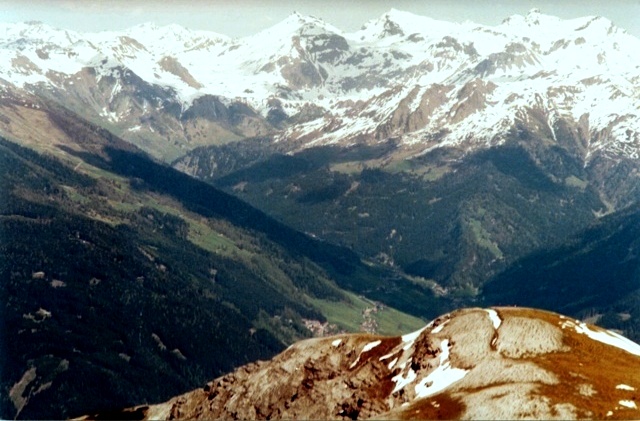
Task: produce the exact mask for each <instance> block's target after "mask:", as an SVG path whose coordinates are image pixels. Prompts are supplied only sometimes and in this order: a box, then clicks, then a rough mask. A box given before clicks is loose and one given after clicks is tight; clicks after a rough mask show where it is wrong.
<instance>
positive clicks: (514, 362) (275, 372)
mask: <svg viewBox="0 0 640 421" xmlns="http://www.w3.org/2000/svg"><path fill="white" fill-rule="evenodd" d="M639 389H640V345H638V344H635V343H634V342H631V341H630V340H628V339H626V338H624V337H622V336H620V335H617V334H616V333H613V332H610V331H606V330H604V329H601V328H598V327H595V326H592V325H587V324H585V323H582V322H580V321H577V320H573V319H569V318H567V317H565V316H561V315H558V314H555V313H550V312H545V311H540V310H533V309H525V308H514V307H500V308H491V309H478V308H474V309H464V310H459V311H456V312H453V313H450V314H447V315H444V316H442V317H440V318H438V319H436V320H434V321H432V322H431V323H429V324H428V325H427V326H426V327H424V328H423V329H421V330H419V331H417V332H414V333H410V334H407V335H404V336H402V337H381V336H374V335H365V334H351V335H339V336H334V337H330V338H321V339H310V340H306V341H302V342H299V343H296V344H294V345H292V346H291V347H289V348H288V349H287V350H285V351H284V352H283V353H281V354H280V355H278V356H276V357H275V358H273V359H272V360H271V361H266V362H265V361H261V362H257V363H253V364H249V365H246V366H243V367H240V368H239V369H237V370H236V371H235V372H233V373H230V374H227V375H226V376H223V377H220V378H218V379H216V380H214V381H212V382H210V383H208V384H207V385H206V386H205V387H203V388H202V389H198V390H194V391H192V392H189V393H186V394H184V395H182V396H178V397H176V398H173V399H171V400H170V401H168V402H166V403H162V404H158V405H145V406H139V407H135V408H131V409H126V410H124V411H120V412H115V413H110V414H99V415H95V416H88V417H83V418H82V419H101V418H105V417H106V418H114V417H122V416H126V417H128V418H140V419H143V418H144V419H366V418H375V419H578V418H590V419H593V418H596V419H638V418H639V417H640V410H639V409H638V405H640V402H638V401H639V400H640V395H639V394H638V390H639Z"/></svg>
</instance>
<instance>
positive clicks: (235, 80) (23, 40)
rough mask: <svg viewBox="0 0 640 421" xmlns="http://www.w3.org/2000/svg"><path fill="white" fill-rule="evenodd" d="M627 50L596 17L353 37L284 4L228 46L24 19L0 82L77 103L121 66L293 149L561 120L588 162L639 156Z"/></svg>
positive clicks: (182, 101) (181, 33) (424, 138)
mask: <svg viewBox="0 0 640 421" xmlns="http://www.w3.org/2000/svg"><path fill="white" fill-rule="evenodd" d="M637 51H640V40H638V39H637V38H635V37H633V36H631V35H629V34H628V33H626V31H624V30H623V29H620V28H617V27H616V26H615V25H614V24H613V23H612V22H611V21H609V20H608V19H606V18H604V17H597V16H589V17H582V18H576V19H568V20H566V19H560V18H557V17H554V16H549V15H545V14H543V13H541V12H540V11H539V10H536V9H533V10H531V11H530V12H529V13H528V14H526V15H525V16H522V15H514V16H511V17H508V18H507V19H505V20H504V21H503V22H502V23H501V24H499V25H496V26H488V25H479V24H476V23H473V22H470V21H467V22H463V23H451V22H444V21H439V20H436V19H432V18H429V17H424V16H418V15H414V14H412V13H407V12H402V11H399V10H395V9H392V10H390V11H389V12H387V13H385V14H384V15H383V16H381V17H380V18H378V19H374V20H372V21H370V22H367V23H365V24H364V26H363V27H362V29H360V30H358V31H355V32H353V33H345V32H343V31H341V30H340V29H338V28H335V27H334V26H332V25H330V24H328V23H326V22H324V21H323V20H321V19H318V18H315V17H311V16H303V15H300V14H298V13H293V14H292V15H290V16H289V17H288V18H286V19H285V20H284V21H282V22H280V23H277V24H276V25H274V26H272V27H271V28H267V29H265V30H263V31H261V32H260V33H258V34H255V35H252V36H247V37H244V38H239V39H232V38H229V37H226V36H224V35H220V34H217V33H214V32H207V31H191V30H189V29H186V28H182V27H180V26H178V25H168V26H156V25H154V24H151V23H149V24H143V25H139V26H137V27H133V28H130V29H128V30H125V31H118V32H114V31H111V32H101V33H86V34H81V33H77V32H73V31H67V30H63V29H56V28H52V27H50V26H47V25H44V24H41V23H37V22H30V23H20V24H1V25H0V53H1V54H0V78H1V79H2V80H3V82H2V83H9V84H13V85H15V86H17V87H20V88H24V89H26V90H30V91H42V90H43V89H45V90H54V91H55V95H54V97H55V96H63V95H65V92H71V91H74V92H80V91H82V92H85V91H86V92H88V93H86V94H85V93H83V94H76V96H75V97H74V98H76V97H80V98H85V97H91V96H92V95H97V94H96V93H95V92H96V90H95V89H94V90H92V88H91V87H92V86H95V85H97V84H99V83H100V78H101V77H103V76H109V75H111V76H114V75H121V74H122V73H123V71H124V72H125V73H126V72H127V71H128V72H132V74H133V75H135V76H136V77H137V78H140V80H142V81H144V83H146V84H148V85H150V86H157V87H160V88H161V89H163V90H164V91H163V92H165V95H167V98H166V99H161V100H160V99H159V100H158V101H160V102H163V101H164V102H166V101H170V102H173V103H175V104H177V107H178V109H179V110H181V112H182V113H186V112H188V110H189V109H190V108H191V107H193V106H194V101H196V100H197V99H198V98H202V97H206V96H210V97H215V98H218V99H219V100H220V101H222V102H223V103H231V102H240V103H242V104H245V105H246V106H249V107H251V109H252V110H254V111H255V112H256V113H257V115H261V116H262V117H264V118H266V117H267V116H268V115H269V113H272V112H274V111H277V112H278V113H280V115H282V116H283V118H284V119H285V120H284V121H285V123H286V122H287V121H289V120H286V119H290V120H291V121H292V122H295V124H293V123H292V124H284V125H283V126H281V127H279V128H278V130H279V131H278V132H277V133H276V140H279V141H282V142H286V141H292V142H293V144H296V145H298V147H305V146H312V145H323V144H335V143H338V144H344V145H348V144H352V143H353V142H370V143H371V142H372V143H375V142H378V141H381V140H385V139H389V138H393V139H397V140H398V141H399V144H400V145H404V147H406V148H408V149H410V150H411V151H413V153H414V154H420V153H425V152H428V151H430V150H432V149H434V148H441V147H446V146H460V147H464V148H466V149H474V148H484V147H490V146H492V145H497V144H501V143H502V142H504V141H505V139H506V138H507V137H509V136H511V135H512V134H513V133H514V132H517V131H518V130H520V129H519V127H522V126H524V127H526V128H527V130H531V131H536V132H537V133H538V134H539V135H540V136H543V137H547V138H548V139H550V140H553V141H556V140H557V136H558V133H559V131H560V130H561V127H569V129H570V130H572V131H573V132H575V133H579V135H580V136H582V137H583V140H582V141H583V143H584V144H585V148H584V151H583V153H584V157H583V158H584V160H585V162H588V161H589V160H590V159H591V158H592V157H593V156H594V155H595V154H597V153H602V154H605V155H606V156H610V157H616V156H619V157H628V158H637V157H640V118H638V117H639V112H638V110H640V62H639V61H638V59H637ZM123 69H124V70H123ZM120 78H121V79H123V78H122V76H120ZM119 83H120V84H121V86H124V85H126V84H127V83H132V82H131V81H130V80H124V79H123V80H121V81H120V82H119ZM70 87H72V88H70ZM105 89H106V88H105ZM133 91H134V92H135V91H136V90H135V89H134V90H133ZM122 92H125V91H122ZM68 95H72V94H70V93H68ZM129 95H132V94H129ZM108 100H109V98H106V99H104V98H99V100H98V99H95V98H94V99H93V100H90V99H86V104H85V105H86V106H87V108H88V109H90V108H91V107H96V113H97V114H99V113H101V112H102V108H104V107H106V108H107V109H110V108H118V111H117V114H118V116H119V117H118V121H115V120H114V121H113V123H115V124H121V125H122V128H121V129H122V132H125V133H127V130H128V129H129V128H130V127H133V126H138V125H140V126H141V127H142V129H141V130H142V131H139V132H137V133H138V135H140V136H142V135H144V130H152V129H153V128H148V129H146V128H145V127H146V126H145V125H144V124H142V125H141V124H140V123H139V122H136V121H131V119H128V118H126V117H127V115H132V116H133V115H135V118H136V119H138V118H139V119H141V120H145V116H144V115H142V116H138V115H137V114H135V113H134V111H133V107H135V103H136V101H137V100H135V99H133V98H132V100H131V101H129V102H130V103H129V104H127V103H124V102H123V103H122V104H119V105H118V106H117V107H112V106H111V105H110V103H109V102H108ZM61 101H64V98H61ZM98 103H100V104H101V105H95V104H98ZM102 104H104V105H102ZM310 109H313V110H315V111H314V112H312V113H309V112H308V111H309V110H310ZM111 112H115V111H113V110H112V111H111ZM300 116H304V117H303V118H301V117H300Z"/></svg>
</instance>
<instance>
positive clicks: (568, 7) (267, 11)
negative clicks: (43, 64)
mask: <svg viewBox="0 0 640 421" xmlns="http://www.w3.org/2000/svg"><path fill="white" fill-rule="evenodd" d="M391 8H396V9H399V10H405V11H408V12H412V13H415V14H418V15H422V16H429V17H431V18H434V19H441V20H447V21H453V22H462V21H465V20H471V21H473V22H477V23H482V24H487V25H497V24H499V23H500V22H501V21H502V20H503V19H504V18H506V17H508V16H511V15H514V14H521V15H524V14H526V13H527V12H528V11H529V10H530V9H532V8H538V9H540V10H541V12H542V13H545V14H548V15H555V16H559V17H562V18H566V19H568V18H575V17H581V16H591V15H598V16H604V17H606V18H608V19H610V20H612V21H613V22H614V23H615V24H616V25H617V26H619V27H621V28H624V29H626V30H627V31H628V32H629V33H631V34H633V35H635V36H636V37H638V38H640V0H609V1H604V0H536V1H534V0H510V1H509V0H497V1H496V0H448V1H447V0H395V1H387V0H370V1H364V0H361V1H358V0H352V1H338V0H298V1H275V0H236V1H231V0H224V1H222V0H209V1H204V0H195V1H194V0H188V1H187V0H173V1H166V0H165V1H159V0H148V1H145V0H103V1H95V0H29V1H27V0H8V1H7V0H0V22H20V21H26V20H40V21H43V22H45V23H48V24H50V25H52V26H56V27H61V28H65V29H72V30H76V31H81V32H86V31H91V32H94V31H102V30H109V29H115V30H118V29H124V28H128V27H131V26H134V25H137V24H140V23H144V22H155V23H157V24H159V25H165V24H170V23H177V24H179V25H182V26H184V27H187V28H190V29H205V30H209V31H213V32H218V33H221V34H225V35H229V36H231V37H242V36H246V35H251V34H254V33H256V32H258V31H260V30H262V29H264V28H267V27H269V26H271V25H273V24H275V23H277V22H279V21H281V20H283V19H284V18H286V17H287V16H288V15H289V14H291V13H292V12H293V11H297V12H299V13H301V14H304V15H313V16H316V17H319V18H322V19H323V20H325V21H326V22H328V23H330V24H332V25H334V26H336V27H338V28H340V29H342V30H345V31H347V32H352V31H355V30H357V29H359V28H360V27H361V26H362V24H364V23H365V22H367V21H368V20H371V19H375V18H378V17H380V16H381V15H382V14H384V13H385V12H387V11H388V10H389V9H391Z"/></svg>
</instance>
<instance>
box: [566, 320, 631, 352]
mask: <svg viewBox="0 0 640 421" xmlns="http://www.w3.org/2000/svg"><path fill="white" fill-rule="evenodd" d="M566 327H573V328H574V329H575V331H576V332H578V333H583V334H585V335H587V336H588V337H589V338H591V339H593V340H596V341H598V342H602V343H604V344H607V345H611V346H615V347H616V348H620V349H622V350H624V351H627V352H628V353H630V354H634V355H637V356H640V345H638V344H637V343H635V342H633V341H632V340H630V339H627V338H625V337H624V336H622V335H618V334H617V333H615V332H611V331H609V330H602V331H595V330H591V329H589V326H587V324H586V323H584V322H580V321H578V320H576V322H575V323H574V322H572V321H570V320H567V321H565V322H563V323H562V328H563V329H564V328H566Z"/></svg>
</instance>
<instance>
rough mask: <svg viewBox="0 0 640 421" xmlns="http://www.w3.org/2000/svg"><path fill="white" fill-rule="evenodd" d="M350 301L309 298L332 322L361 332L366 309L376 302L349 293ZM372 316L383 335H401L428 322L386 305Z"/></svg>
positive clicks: (351, 330)
mask: <svg viewBox="0 0 640 421" xmlns="http://www.w3.org/2000/svg"><path fill="white" fill-rule="evenodd" d="M347 296H348V299H349V301H329V300H321V299H317V298H309V301H310V302H311V303H312V304H313V305H314V306H315V307H317V308H318V309H319V310H320V311H321V312H322V314H324V316H325V317H326V318H327V320H328V321H329V322H330V323H334V324H336V325H337V326H338V327H339V328H341V329H344V330H346V331H349V332H360V331H361V329H360V325H361V324H362V322H363V321H364V318H363V313H364V311H365V309H367V308H371V307H373V306H374V303H373V302H372V301H370V300H368V299H366V298H364V297H360V296H357V295H355V294H351V293H347ZM371 315H372V317H373V318H374V319H375V320H376V321H377V322H378V332H377V333H379V334H381V335H391V336H395V335H400V334H405V333H408V332H413V331H415V330H418V329H420V328H422V327H424V325H425V324H426V322H425V321H424V320H422V319H420V318H418V317H414V316H411V315H409V314H406V313H403V312H401V311H398V310H396V309H394V308H390V307H386V306H385V307H384V309H382V310H380V311H378V312H377V313H372V314H371Z"/></svg>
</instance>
